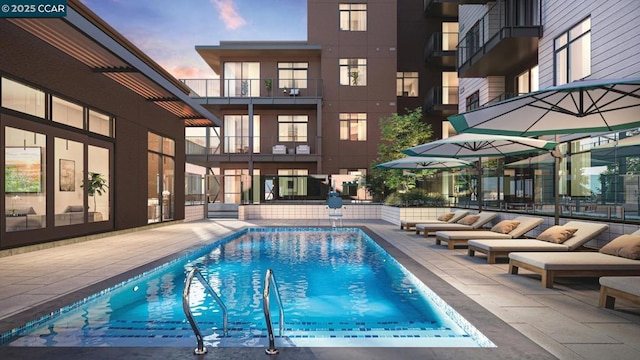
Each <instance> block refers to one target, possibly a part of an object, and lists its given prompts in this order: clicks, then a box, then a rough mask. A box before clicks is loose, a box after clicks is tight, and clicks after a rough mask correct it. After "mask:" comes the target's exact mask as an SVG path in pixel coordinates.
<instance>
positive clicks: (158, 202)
mask: <svg viewBox="0 0 640 360" xmlns="http://www.w3.org/2000/svg"><path fill="white" fill-rule="evenodd" d="M148 149H149V153H148V160H147V182H148V185H147V221H148V222H149V223H153V222H159V221H167V220H172V219H173V218H174V209H175V200H174V199H175V194H174V187H175V159H174V157H173V155H174V154H175V141H174V140H173V139H170V138H166V137H162V136H160V135H157V134H154V133H151V132H150V133H148Z"/></svg>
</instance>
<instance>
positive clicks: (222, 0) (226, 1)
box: [211, 0, 247, 30]
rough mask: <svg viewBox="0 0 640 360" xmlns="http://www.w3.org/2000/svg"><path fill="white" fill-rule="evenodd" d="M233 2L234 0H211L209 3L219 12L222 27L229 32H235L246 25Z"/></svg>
mask: <svg viewBox="0 0 640 360" xmlns="http://www.w3.org/2000/svg"><path fill="white" fill-rule="evenodd" d="M233 1H234V0H211V3H213V4H214V5H215V6H217V7H218V10H220V18H221V19H222V22H224V25H225V26H226V27H227V29H230V30H235V29H237V28H239V27H241V26H243V25H245V24H246V23H247V22H246V21H245V19H243V18H242V16H240V14H238V12H237V11H236V9H235V5H234V3H233Z"/></svg>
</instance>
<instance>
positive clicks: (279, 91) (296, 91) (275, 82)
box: [180, 78, 322, 98]
mask: <svg viewBox="0 0 640 360" xmlns="http://www.w3.org/2000/svg"><path fill="white" fill-rule="evenodd" d="M180 81H182V82H183V83H184V84H185V85H187V86H188V87H189V88H190V89H191V94H190V95H191V97H194V98H222V97H225V98H226V97H266V98H283V97H285V98H289V97H295V96H300V97H314V98H318V97H322V80H321V79H269V78H261V79H181V80H180Z"/></svg>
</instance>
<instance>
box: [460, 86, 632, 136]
mask: <svg viewBox="0 0 640 360" xmlns="http://www.w3.org/2000/svg"><path fill="white" fill-rule="evenodd" d="M448 119H449V121H450V122H451V125H452V126H453V127H454V128H455V129H456V131H457V132H458V133H465V132H473V133H478V134H501V135H515V136H538V135H547V134H550V135H557V134H574V133H593V132H598V131H609V132H612V131H616V130H624V129H629V128H632V127H640V78H635V79H621V80H580V81H574V82H572V83H568V84H564V85H560V86H555V87H551V88H547V89H543V90H539V91H535V92H532V93H528V94H525V95H521V96H518V97H515V98H511V99H507V100H505V101H501V102H498V103H495V104H492V105H486V106H483V107H480V108H478V109H475V110H472V111H469V112H466V113H462V114H457V115H452V116H449V117H448Z"/></svg>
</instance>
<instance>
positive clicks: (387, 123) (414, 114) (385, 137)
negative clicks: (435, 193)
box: [365, 107, 433, 200]
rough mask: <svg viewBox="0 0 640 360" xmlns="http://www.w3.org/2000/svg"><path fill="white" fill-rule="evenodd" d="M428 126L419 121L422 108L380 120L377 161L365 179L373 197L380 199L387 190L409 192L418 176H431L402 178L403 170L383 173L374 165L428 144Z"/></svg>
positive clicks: (418, 174) (414, 175)
mask: <svg viewBox="0 0 640 360" xmlns="http://www.w3.org/2000/svg"><path fill="white" fill-rule="evenodd" d="M432 135H433V131H432V130H431V125H430V124H427V123H425V122H423V121H422V108H420V107H418V108H416V109H415V110H409V109H407V113H406V114H405V115H398V113H394V114H393V115H391V116H389V117H385V118H381V119H380V144H379V145H378V158H377V159H376V160H375V161H374V162H373V163H372V164H371V172H370V173H369V174H368V175H367V177H366V180H365V181H366V185H365V186H366V187H367V189H368V191H369V192H370V193H371V194H372V195H373V197H374V200H376V198H378V199H381V197H383V196H384V194H385V193H386V190H387V189H398V190H408V189H410V188H412V187H414V186H415V180H416V178H417V177H421V176H424V175H427V174H430V173H431V172H432V171H430V170H421V171H414V172H412V174H413V175H412V176H406V175H403V170H385V169H378V168H375V167H374V166H375V165H377V164H382V163H385V162H387V161H393V160H396V159H400V158H403V157H405V156H406V155H404V154H403V153H402V150H405V149H408V148H410V147H412V146H416V145H420V144H424V143H427V142H429V141H431V136H432Z"/></svg>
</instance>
